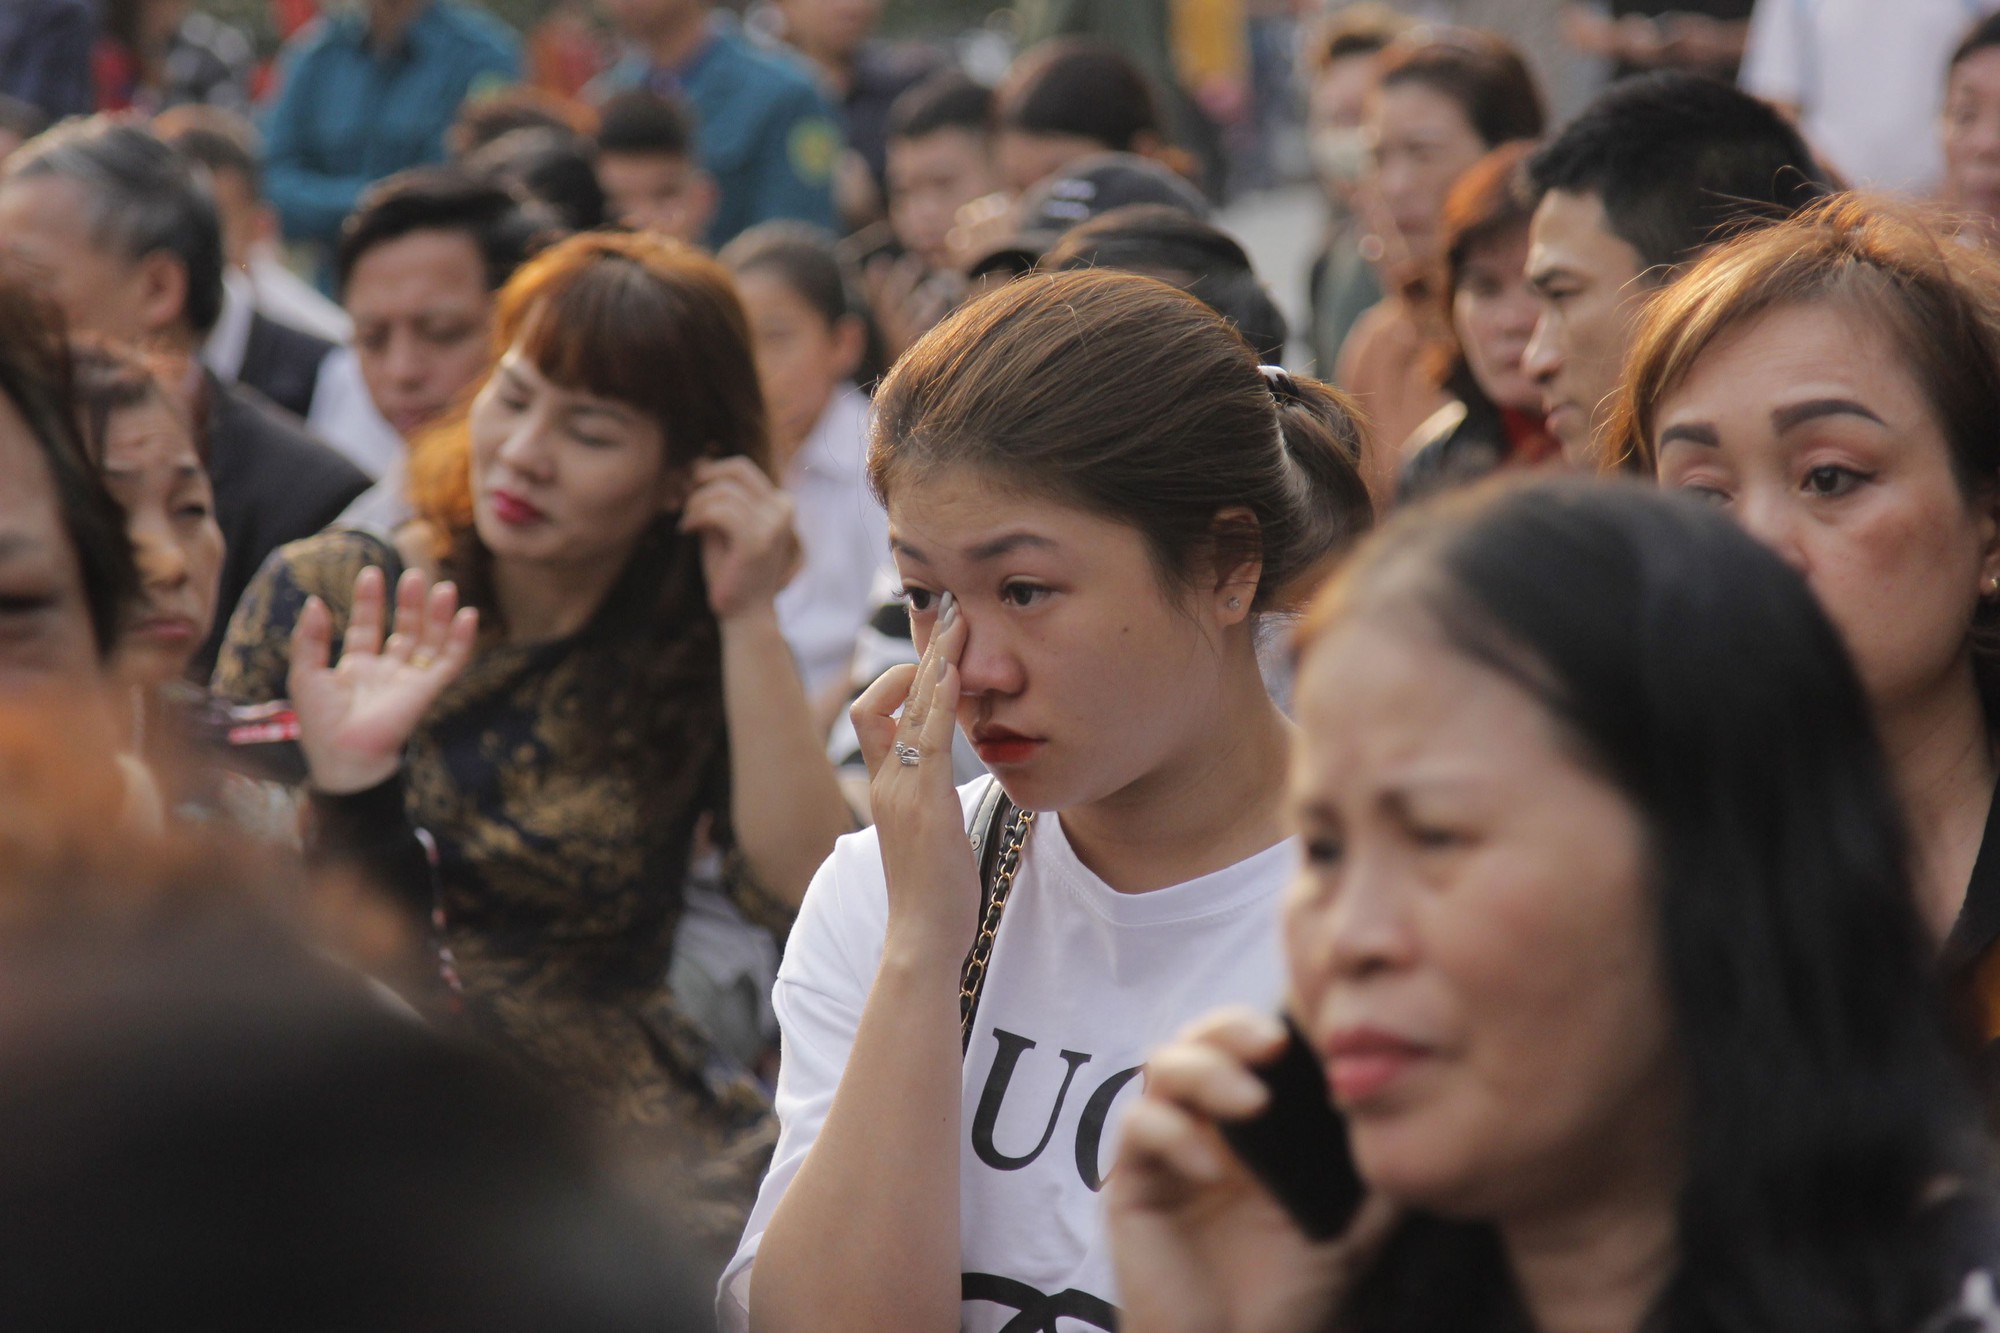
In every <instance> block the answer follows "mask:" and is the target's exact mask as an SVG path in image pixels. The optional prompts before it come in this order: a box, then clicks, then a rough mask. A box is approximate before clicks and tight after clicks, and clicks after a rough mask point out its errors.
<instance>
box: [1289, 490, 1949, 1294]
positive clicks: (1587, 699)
mask: <svg viewBox="0 0 2000 1333" xmlns="http://www.w3.org/2000/svg"><path fill="white" fill-rule="evenodd" d="M1383 608H1387V609H1391V610H1393V611H1396V612H1398V613H1402V614H1408V613H1410V612H1414V613H1416V614H1417V615H1419V616H1421V617H1423V618H1424V619H1425V620H1426V622H1428V623H1429V624H1431V625H1433V626H1435V628H1436V630H1437V631H1438V632H1439V633H1440V634H1441V635H1442V636H1443V638H1444V640H1445V641H1446V642H1447V643H1448V644H1449V645H1450V646H1451V647H1452V648H1453V649H1454V650H1455V651H1458V652H1461V653H1463V654H1465V655H1466V656H1467V657H1468V658H1470V659H1472V660H1474V661H1476V662H1478V663H1480V664H1482V665H1484V666H1487V667H1490V668H1491V669H1493V670H1495V671H1497V672H1499V673H1501V674H1502V675H1504V676H1506V677H1508V678H1509V679H1511V680H1513V681H1515V682H1516V683H1518V684H1519V685H1520V686H1521V687H1522V688H1524V689H1526V690H1528V691H1529V692H1530V693H1531V694H1533V695H1534V696H1535V697H1536V698H1537V699H1539V700H1540V701H1541V702H1542V703H1543V705H1544V706H1545V707H1546V708H1547V709H1548V711H1549V713H1550V714H1551V715H1552V716H1553V717H1554V718H1555V719H1556V720H1557V722H1558V723H1559V724H1560V725H1561V726H1562V727H1563V729H1564V730H1565V731H1566V733H1567V735H1568V738H1569V739H1570V741H1571V742H1572V743H1573V744H1574V746H1575V748H1576V750H1577V752H1578V753H1580V754H1581V755H1582V756H1583V758H1584V761H1585V762H1587V763H1589V764H1591V765H1593V766H1595V767H1596V768H1597V769H1599V770H1600V771H1601V772H1602V773H1603V774H1604V776H1605V778H1606V779H1607V780H1608V781H1610V782H1612V783H1614V784H1616V785H1617V786H1618V787H1619V788H1620V789H1621V790H1622V791H1623V792H1624V794H1625V796H1626V797H1627V798H1628V799H1629V800H1630V801H1631V802H1632V804H1633V806H1634V807H1635V809H1636V810H1637V811H1638V813H1639V815H1640V817H1641V819H1642V820H1643V822H1644V826H1645V829H1646V832H1647V836H1648V840H1649V843H1650V852H1651V866H1652V881H1653V884H1652V887H1653V891H1654V893H1655V894H1656V895H1657V901H1658V909H1659V916H1658V920H1659V939H1660V948H1661V950H1662V952H1663V954H1664V961H1665V966H1664V975H1665V977H1666V979H1667V988H1668V997H1669V1003H1670V1005H1671V1010H1672V1012H1671V1018H1672V1024H1673V1030H1674V1033H1675V1036H1676V1048H1677V1050H1678V1053H1679V1058H1680V1059H1681V1061H1682V1063H1683V1069H1682V1075H1683V1080H1684V1084H1685V1087H1686V1091H1687V1098H1686V1103H1687V1117H1688V1120H1687V1124H1686V1126H1685V1132H1684V1135H1683V1138H1684V1140H1685V1143H1686V1151H1687V1162H1686V1167H1685V1175H1684V1185H1683V1188H1682V1194H1681V1199H1680V1205H1679V1227H1678V1269H1677V1272H1676V1274H1675V1276H1674V1277H1673V1279H1672V1281H1671V1282H1670V1284H1669V1286H1668V1288H1667V1290H1666V1292H1665V1293H1664V1294H1663V1296H1662V1297H1661V1299H1660V1301H1659V1304H1658V1306H1657V1308H1656V1310H1655V1312H1654V1316H1653V1318H1652V1319H1651V1320H1650V1321H1649V1323H1648V1327H1649V1328H1651V1329H1656V1330H1660V1331H1661V1333H1682V1331H1683V1330H1687V1331H1689V1333H1692V1331H1693V1330H1713V1329H1758V1330H1763V1331H1765V1333H1783V1331H1786V1330H1797V1331H1798V1333H1808V1330H1810V1333H1842V1331H1844V1330H1853V1331H1854V1333H1861V1331H1862V1330H1870V1331H1875V1330H1886V1329H1893V1328H1909V1327H1912V1326H1913V1323H1914V1319H1913V1316H1915V1315H1917V1314H1919V1313H1920V1312H1922V1311H1924V1310H1925V1309H1926V1306H1927V1305H1931V1306H1934V1305H1938V1304H1942V1303H1943V1301H1944V1299H1945V1297H1946V1295H1947V1294H1948V1293H1947V1292H1945V1291H1943V1290H1937V1291H1927V1290H1924V1289H1923V1285H1922V1281H1923V1278H1925V1277H1926V1276H1931V1277H1937V1278H1941V1277H1942V1276H1943V1275H1942V1274H1929V1273H1926V1272H1925V1269H1926V1267H1927V1266H1926V1265H1925V1264H1924V1262H1923V1260H1924V1259H1925V1258H1926V1257H1927V1256H1926V1255H1925V1254H1924V1253H1922V1251H1921V1250H1920V1249H1919V1248H1918V1246H1917V1243H1916V1242H1914V1241H1913V1240H1912V1239H1911V1237H1912V1234H1913V1233H1914V1232H1915V1231H1916V1230H1917V1229H1918V1228H1917V1226H1916V1221H1917V1219H1918V1216H1919V1214H1920V1212H1921V1211H1922V1203H1923V1200H1924V1198H1925V1195H1926V1192H1927V1191H1928V1190H1929V1189H1931V1188H1932V1187H1934V1186H1935V1185H1937V1184H1938V1183H1939V1182H1940V1181H1946V1180H1957V1181H1969V1182H1974V1183H1977V1182H1979V1181H1981V1180H1982V1178H1983V1171H1984V1162H1983V1160H1982V1158H1981V1156H1980V1153H1979V1150H1978V1148H1977V1143H1978V1139H1979V1135H1978V1118H1977V1114H1976V1111H1975V1109H1974V1105H1973V1102H1972V1099H1971V1096H1970V1093H1969V1091H1968V1089H1967V1085H1966V1082H1965V1080H1964V1078H1963V1076H1962V1074H1963V1071H1962V1070H1961V1069H1959V1068H1958V1066H1957V1062H1956V1058H1955V1057H1954V1055H1953V1053H1952V1046H1951V1043H1950V1041H1949V1040H1948V1037H1947V1030H1946V1026H1945V1024H1944V1022H1943V1020H1942V1018H1941V1013H1942V1010H1941V1006H1940V1003H1939V1001H1938V999H1937V997H1936V994H1935V991H1934V988H1933V981H1932V962H1931V954H1930V948H1929V943H1928V940H1927V939H1926V937H1925V935H1924V932H1923V929H1922V927H1921V925H1920V923H1919V921H1918V917H1917V913H1916V908H1915V904H1914V901H1913V898H1912V892H1911V886H1910V880H1909V872H1908V869H1907V867H1908V846H1907V843H1906V839H1905V835H1904V832H1903V828H1902V824H1901V815H1900V812H1899V806H1898V804H1897V802H1896V798H1895V795H1894V792H1893V791H1892V789H1891V785H1890V781H1889V777H1888V773H1887V768H1886V763H1885V760H1884V758H1883V755H1882V752H1881V748H1880V745H1879V743H1878V742H1877V740H1876V737H1875V733H1874V729H1873V725H1872V722H1871V720H1870V713H1869V709H1868V703H1867V699H1866V696H1865V695H1864V694H1863V692H1862V689H1861V685H1860V682H1859V680H1858V679H1857V677H1856V675H1855V673H1854V669H1853V667H1852V666H1851V665H1850V663H1849V661H1848V658H1847V655H1846V652H1845V650H1844V648H1843V647H1842V645H1841V640H1840V636H1839V634H1838V633H1837V632H1836V631H1835V630H1834V628H1833V626H1832V625H1831V623H1830V622H1828V620H1827V618H1826V616H1825V614H1824V613H1823V612H1822V611H1821V610H1820V608H1819V606H1818V603H1817V602H1816V601H1815V600H1814V599H1813V597H1812V594H1811V593H1810V592H1809V591H1808V589H1807V588H1806V585H1805V583H1804V582H1803V581H1802V580H1801V579H1800V578H1799V577H1798V575H1796V574H1795V573H1794V572H1793V571H1792V570H1790V569H1789V568H1787V567H1786V566H1785V565H1784V563H1783V562H1782V561H1780V560H1779V559H1778V558H1777V557H1776V556H1775V555H1773V554H1771V553H1770V552H1768V551H1766V550H1765V549H1763V548H1762V547H1761V546H1759V545H1758V544H1757V542H1756V541H1754V540H1753V539H1752V538H1750V537H1749V536H1747V535H1746V534H1744V533H1743V532H1742V531H1741V530H1740V529H1739V528H1738V527H1737V526H1736V525H1735V524H1733V523H1731V522H1730V521H1729V520H1728V519H1727V518H1726V517H1725V516H1724V515H1721V514H1719V513H1716V512H1714V511H1712V510H1709V509H1705V508H1703V507H1701V506H1700V505H1699V504H1698V503H1696V502H1695V501H1692V500H1688V499H1683V498H1679V497H1674V496H1668V495H1663V494H1660V493H1658V492H1656V491H1653V490H1650V489H1647V488H1644V487H1642V486H1640V485H1639V484H1637V483H1617V484H1611V483H1604V482H1596V483H1589V482H1578V481H1562V482H1546V481H1543V482H1535V483H1531V484H1527V485H1505V484H1500V485H1493V484H1489V485H1488V486H1486V487H1482V488H1479V489H1476V490H1474V491H1472V492H1469V493H1465V494H1461V495H1457V496H1452V497H1447V498H1446V499H1444V500H1442V501H1441V502H1439V504H1438V505H1436V506H1435V507H1432V508H1430V509H1428V510H1425V511H1414V512H1411V513H1409V514H1407V515H1405V516H1403V517H1402V518H1399V519H1398V520H1397V521H1396V522H1394V523H1392V524H1391V525H1390V526H1389V527H1388V528H1386V529H1385V530H1384V531H1383V532H1382V533H1381V534H1380V536H1379V537H1378V538H1376V539H1375V540H1374V541H1373V542H1371V543H1370V544H1369V545H1367V546H1366V547H1364V548H1363V551H1362V553H1361V554H1359V555H1358V556H1357V557H1356V560H1355V562H1354V564H1353V565H1352V566H1351V568H1350V569H1349V570H1348V571H1347V572H1346V573H1345V574H1344V576H1343V577H1342V578H1341V579H1340V580H1339V581H1338V582H1337V583H1336V584H1335V585H1334V587H1333V588H1332V589H1330V590H1329V592H1328V593H1327V594H1326V596H1325V597H1324V598H1323V599H1322V601H1321V602H1320V604H1319V605H1317V606H1316V608H1315V610H1314V613H1313V615H1312V616H1311V617H1310V618H1309V619H1308V621H1307V622H1306V634H1307V636H1308V640H1307V641H1308V642H1310V637H1311V636H1313V635H1317V634H1320V633H1324V632H1325V631H1326V629H1327V628H1328V627H1329V626H1330V625H1332V624H1334V623H1336V622H1338V621H1339V620H1341V619H1343V618H1345V617H1347V616H1349V615H1351V614H1355V613H1357V612H1361V613H1369V612H1374V611H1377V610H1378V609H1383ZM1467 1264H1470V1265H1471V1272H1470V1273H1469V1272H1467V1270H1466V1265H1467ZM1928 1267H1929V1268H1932V1269H1934V1268H1936V1267H1938V1264H1936V1263H1935V1262H1933V1263H1932V1264H1930V1265H1928ZM1474 1274H1477V1275H1478V1276H1477V1277H1475V1276H1474ZM1415 1302H1426V1303H1439V1302H1442V1306H1440V1307H1439V1308H1437V1309H1436V1310H1435V1312H1434V1317H1435V1319H1436V1320H1438V1321H1441V1322H1432V1323H1422V1322H1419V1323H1411V1322H1409V1315H1410V1313H1411V1306H1412V1303H1415ZM1513 1304H1514V1298H1513V1296H1512V1295H1511V1294H1510V1284H1509V1280H1508V1277H1507V1274H1506V1272H1505V1268H1504V1263H1503V1262H1502V1261H1501V1259H1500V1249H1499V1245H1498V1243H1497V1240H1496V1239H1495V1237H1494V1233H1493V1232H1492V1230H1491V1229H1490V1228H1488V1227H1483V1226H1476V1225H1472V1224H1464V1223H1460V1224H1446V1223H1441V1222H1425V1223H1420V1224H1419V1225H1418V1226H1417V1227H1416V1228H1415V1229H1413V1231H1412V1232H1411V1233H1410V1234H1409V1235H1407V1236H1406V1237H1405V1238H1404V1240H1403V1243H1402V1244H1401V1245H1399V1246H1398V1247H1396V1249H1395V1251H1394V1252H1393V1253H1392V1254H1391V1255H1390V1257H1389V1259H1388V1260H1387V1261H1386V1262H1385V1263H1384V1264H1383V1265H1382V1266H1381V1267H1379V1268H1378V1270H1377V1272H1376V1273H1375V1274H1374V1275H1373V1276H1372V1277H1371V1278H1370V1279H1369V1282H1368V1283H1367V1290H1366V1291H1364V1293H1363V1296H1362V1299H1361V1300H1360V1301H1359V1302H1358V1303H1357V1308H1356V1309H1355V1310H1354V1311H1353V1317H1352V1319H1351V1320H1350V1326H1351V1327H1353V1328H1356V1329H1363V1330H1372V1329H1378V1328H1387V1327H1392V1326H1393V1327H1403V1328H1413V1327H1440V1328H1442V1327H1450V1328H1454V1329H1479V1328H1495V1327H1505V1326H1508V1321H1509V1320H1513V1321H1518V1319H1519V1312H1518V1311H1515V1310H1511V1309H1510V1307H1512V1305H1513ZM1424 1314H1425V1317H1426V1318H1432V1317H1433V1312H1432V1311H1431V1310H1430V1309H1429V1308H1428V1306H1426V1308H1425V1310H1424Z"/></svg>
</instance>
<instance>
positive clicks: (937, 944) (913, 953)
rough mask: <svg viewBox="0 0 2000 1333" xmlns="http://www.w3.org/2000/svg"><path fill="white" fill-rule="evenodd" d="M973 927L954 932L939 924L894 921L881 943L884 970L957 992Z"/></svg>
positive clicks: (914, 980)
mask: <svg viewBox="0 0 2000 1333" xmlns="http://www.w3.org/2000/svg"><path fill="white" fill-rule="evenodd" d="M971 947H972V927H971V926H970V925H967V926H966V928H965V929H964V930H962V931H954V930H950V929H949V928H946V927H944V926H942V925H941V924H938V923H918V922H900V923H899V922H897V921H895V920H893V919H892V920H891V921H890V923H889V930H888V934H887V936H886V938H884V940H883V942H882V971H883V973H884V974H886V975H893V976H895V977H898V978H900V979H901V980H903V981H906V982H908V983H909V984H912V985H917V986H940V987H945V988H948V989H949V990H950V991H951V993H952V994H954V995H955V994H957V993H958V983H959V974H960V972H961V971H962V970H963V969H964V966H965V951H966V950H967V949H969V948H971Z"/></svg>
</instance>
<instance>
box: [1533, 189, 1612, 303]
mask: <svg viewBox="0 0 2000 1333" xmlns="http://www.w3.org/2000/svg"><path fill="white" fill-rule="evenodd" d="M1528 268H1529V271H1530V272H1541V271H1543V270H1547V269H1551V268H1563V269H1569V270H1571V271H1574V272H1577V273H1583V274H1587V275H1589V276H1592V277H1598V278H1606V279H1610V280H1613V281H1616V282H1619V283H1624V282H1629V281H1631V280H1632V279H1633V278H1636V277H1638V276H1639V273H1640V260H1639V252H1638V251H1637V250H1635V249H1633V248H1632V245H1631V243H1630V242H1628V241H1627V240H1625V238H1624V237H1622V236H1620V235H1619V234H1618V233H1617V232H1615V231H1613V230H1612V229H1611V220H1610V218H1609V217H1608V216H1607V215H1606V214H1605V211H1604V203H1603V201H1602V200H1600V199H1599V198H1598V197H1597V196H1596V195H1595V194H1572V193H1570V192H1569V191H1567V190H1550V191H1549V192H1548V193H1547V194H1545V195H1543V196H1542V201H1541V203H1539V204H1537V205H1536V206H1535V214H1534V217H1533V219H1531V220H1530V222H1529V223H1528Z"/></svg>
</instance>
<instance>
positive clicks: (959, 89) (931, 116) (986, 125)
mask: <svg viewBox="0 0 2000 1333" xmlns="http://www.w3.org/2000/svg"><path fill="white" fill-rule="evenodd" d="M940 130H964V131H965V132H966V133H968V134H977V135H988V134H991V133H992V132H993V90H992V89H991V88H988V87H987V86H986V85H985V84H983V83H981V82H979V80H977V79H975V78H973V77H972V76H971V75H969V74H967V73H965V72H964V71H963V70H957V69H941V70H939V71H938V72H937V73H935V74H933V75H931V76H930V77H929V78H928V79H925V80H923V81H922V82H921V83H918V84H915V85H913V86H912V87H910V88H907V89H905V90H904V91H903V94H902V95H901V96H900V97H898V98H897V99H896V100H895V102H893V103H892V104H891V105H890V107H889V137H890V138H891V139H921V138H923V137H924V136H926V135H930V134H936V133H938V132H939V131H940Z"/></svg>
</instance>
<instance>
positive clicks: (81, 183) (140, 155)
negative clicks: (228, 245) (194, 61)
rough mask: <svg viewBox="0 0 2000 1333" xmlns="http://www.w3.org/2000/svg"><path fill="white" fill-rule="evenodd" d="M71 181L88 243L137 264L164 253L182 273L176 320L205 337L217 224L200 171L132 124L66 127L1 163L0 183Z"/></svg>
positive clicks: (214, 300) (217, 309)
mask: <svg viewBox="0 0 2000 1333" xmlns="http://www.w3.org/2000/svg"><path fill="white" fill-rule="evenodd" d="M39 177H52V178H56V179H60V180H66V181H70V182H71V183H73V184H75V185H76V186H77V187H78V188H80V189H81V190H83V192H84V193H85V195H86V196H87V198H88V201H89V202H88V203H87V204H86V205H85V208H84V217H83V218H82V219H80V221H81V222H82V225H83V226H84V227H85V229H86V230H87V231H88V233H89V235H90V240H91V244H93V245H95V246H97V247H99V248H100V249H108V250H113V251H116V252H118V253H119V254H122V255H124V256H125V257H126V258H127V259H131V260H139V259H144V258H146V257H147V256H148V255H154V254H160V253H166V254H169V255H171V256H173V257H174V258H175V259H177V260H179V261H180V263H181V267H182V268H183V269H185V270H186V272H187V299H186V301H185V303H184V304H183V306H182V309H181V318H182V319H183V320H184V321H186V323H187V326H188V327H189V328H190V329H192V330H193V331H194V332H195V334H196V335H198V336H205V335H206V334H207V333H208V331H209V330H210V329H212V328H214V327H215V321H216V320H217V319H219V318H220V317H221V315H222V268H223V263H224V260H223V256H222V223H221V221H220V219H219V218H218V217H217V215H216V211H215V197H214V195H213V194H211V193H210V191H209V188H208V182H207V181H206V180H205V179H204V178H203V176H202V173H200V172H198V171H196V170H195V168H194V166H193V164H192V163H191V162H190V161H189V160H188V159H187V158H185V157H183V156H182V155H181V154H179V153H177V152H175V151H174V150H173V149H172V148H169V147H168V146H167V145H166V144H165V143H164V142H162V141H161V140H160V139H158V138H157V137H155V136H154V135H152V134H150V133H148V132H147V131H145V130H143V129H140V128H139V127H137V126H136V125H126V124H121V123H120V122H118V121H115V120H113V119H111V118H110V117H109V116H91V117H88V118H86V119H82V120H72V121H66V122H64V123H63V124H61V125H58V126H56V127H55V128H54V129H52V130H50V131H48V132H47V133H46V134H43V135H41V136H40V137H38V138H36V139H33V140H31V141H30V142H28V143H27V144H25V145H23V146H22V148H21V150H20V151H19V152H17V153H16V154H15V155H14V156H13V157H11V158H9V159H7V166H6V177H5V178H6V179H7V180H10V181H12V180H29V179H34V178H39Z"/></svg>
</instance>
